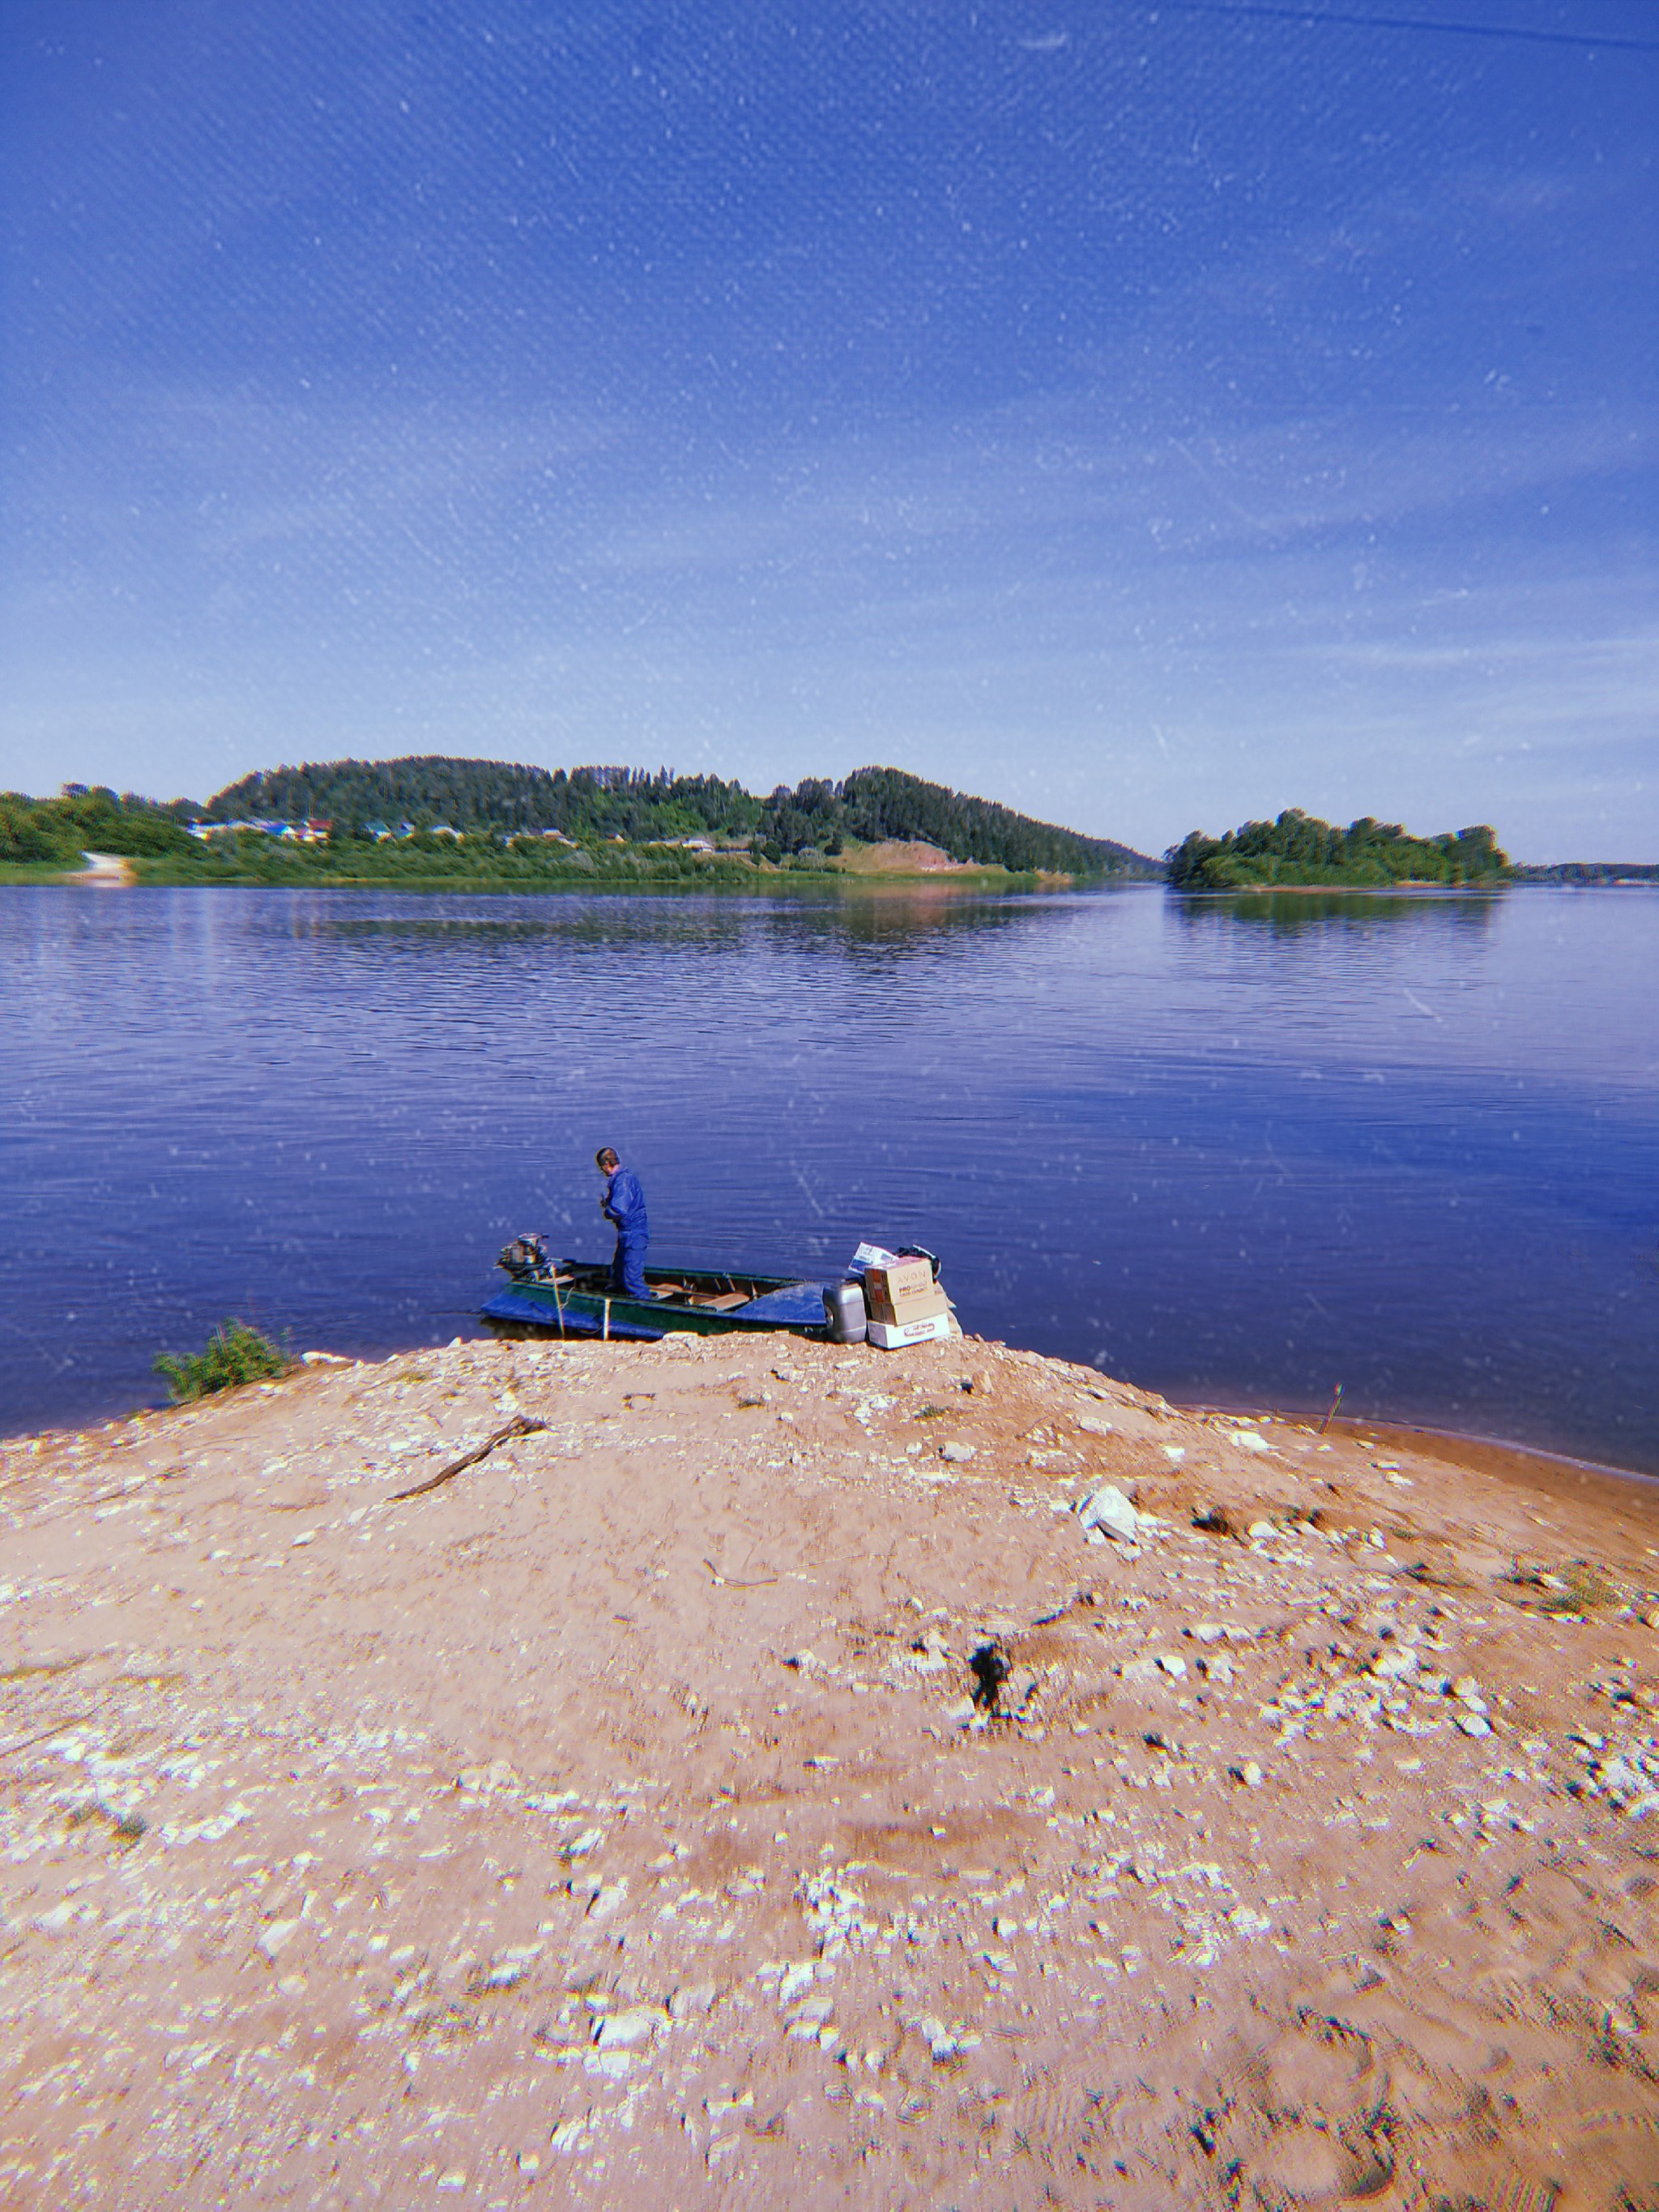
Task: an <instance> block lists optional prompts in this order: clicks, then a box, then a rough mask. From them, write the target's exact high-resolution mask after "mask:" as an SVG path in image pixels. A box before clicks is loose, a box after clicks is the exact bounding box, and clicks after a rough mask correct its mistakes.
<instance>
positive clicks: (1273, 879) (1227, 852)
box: [1164, 806, 1512, 891]
mask: <svg viewBox="0 0 1659 2212" xmlns="http://www.w3.org/2000/svg"><path fill="white" fill-rule="evenodd" d="M1164 869H1165V876H1166V880H1167V881H1168V883H1169V884H1170V887H1171V889H1173V890H1182V891H1237V890H1271V889H1272V888H1273V886H1274V885H1275V884H1289V885H1292V886H1296V885H1302V884H1333V885H1335V886H1338V887H1341V886H1349V887H1352V888H1354V889H1358V890H1365V889H1377V890H1385V889H1387V888H1388V886H1389V885H1390V884H1406V883H1413V884H1493V883H1502V882H1504V881H1506V880H1508V878H1510V874H1511V873H1512V871H1511V869H1510V861H1509V856H1508V854H1505V853H1504V852H1503V851H1501V850H1500V849H1499V847H1498V839H1497V836H1496V835H1495V833H1494V832H1493V831H1492V829H1491V828H1490V827H1489V826H1488V825H1487V824H1486V823H1479V824H1477V825H1476V826H1475V827H1474V828H1473V829H1459V830H1456V831H1452V830H1446V831H1444V832H1443V833H1442V834H1441V835H1440V836H1435V837H1414V836H1411V835H1410V833H1409V832H1408V831H1407V830H1406V829H1403V828H1402V827H1401V824H1400V823H1397V822H1375V821H1373V820H1372V819H1371V817H1370V816H1369V815H1363V816H1362V817H1360V819H1359V820H1358V822H1351V823H1349V824H1348V827H1347V828H1346V829H1338V828H1337V827H1336V826H1335V824H1334V823H1329V822H1322V821H1320V819H1319V818H1318V817H1317V816H1316V815H1312V814H1304V813H1303V811H1302V810H1301V809H1300V808H1299V807H1296V806H1291V807H1287V808H1286V809H1285V811H1284V812H1283V813H1282V814H1280V815H1279V817H1278V818H1277V820H1275V821H1273V822H1247V823H1244V825H1243V828H1242V829H1230V830H1228V832H1227V834H1226V835H1225V836H1223V837H1206V836H1205V835H1204V833H1203V832H1202V831H1201V830H1199V829H1194V830H1193V831H1191V832H1190V833H1189V834H1188V836H1187V837H1185V838H1184V839H1183V840H1182V842H1181V843H1180V844H1179V845H1175V846H1172V847H1171V848H1170V850H1169V851H1168V852H1167V853H1166V854H1164Z"/></svg>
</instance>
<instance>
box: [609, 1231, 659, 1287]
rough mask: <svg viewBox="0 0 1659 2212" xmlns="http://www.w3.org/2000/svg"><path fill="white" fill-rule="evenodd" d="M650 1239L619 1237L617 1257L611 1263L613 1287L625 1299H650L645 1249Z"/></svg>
mask: <svg viewBox="0 0 1659 2212" xmlns="http://www.w3.org/2000/svg"><path fill="white" fill-rule="evenodd" d="M649 1242H650V1239H649V1238H648V1237H618V1238H617V1251H616V1257H615V1258H614V1259H613V1260H612V1261H611V1289H612V1290H613V1291H617V1293H618V1294H619V1295H620V1296H622V1297H625V1298H648V1297H650V1295H651V1292H650V1289H649V1287H648V1286H647V1283H646V1279H645V1249H646V1246H647V1244H648V1243H649Z"/></svg>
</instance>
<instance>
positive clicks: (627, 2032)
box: [593, 2005, 668, 2051]
mask: <svg viewBox="0 0 1659 2212" xmlns="http://www.w3.org/2000/svg"><path fill="white" fill-rule="evenodd" d="M667 2018H668V2015H667V2014H666V2013H665V2012H661V2011H659V2010H658V2008H656V2006H654V2005H635V2006H634V2007H632V2008H631V2009H629V2011H627V2012H605V2013H601V2014H600V2015H599V2019H598V2020H597V2021H595V2022H594V2024H593V2040H594V2043H595V2044H596V2045H598V2047H599V2049H600V2050H601V2051H628V2050H631V2049H632V2048H633V2047H634V2045H635V2044H640V2043H649V2042H650V2041H651V2039H652V2038H653V2036H654V2035H655V2033H656V2032H657V2030H658V2029H659V2027H662V2026H664V2025H665V2022H666V2021H667Z"/></svg>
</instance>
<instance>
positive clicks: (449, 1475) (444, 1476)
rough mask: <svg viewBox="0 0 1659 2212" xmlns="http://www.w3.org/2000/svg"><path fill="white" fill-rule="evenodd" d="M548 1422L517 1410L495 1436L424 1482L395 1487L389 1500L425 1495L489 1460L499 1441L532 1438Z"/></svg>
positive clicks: (396, 1500) (394, 1502)
mask: <svg viewBox="0 0 1659 2212" xmlns="http://www.w3.org/2000/svg"><path fill="white" fill-rule="evenodd" d="M546 1426H547V1423H546V1422H545V1421H537V1420H532V1419H531V1417H530V1415H529V1414H528V1413H515V1414H514V1415H513V1419H511V1420H510V1421H509V1422H508V1423H507V1426H506V1427H505V1428H504V1429H497V1430H496V1431H495V1435H494V1436H493V1437H485V1438H484V1440H483V1443H481V1444H479V1445H477V1447H476V1449H473V1450H471V1451H470V1452H465V1453H463V1454H462V1455H461V1457H460V1458H459V1459H457V1460H452V1461H451V1462H450V1463H449V1465H448V1466H447V1467H441V1468H439V1470H438V1472H437V1473H436V1474H429V1475H428V1477H427V1479H426V1480H425V1481H424V1482H417V1483H415V1484H412V1485H411V1486H410V1488H409V1489H407V1490H394V1491H393V1492H392V1496H391V1498H389V1499H388V1500H387V1503H388V1504H392V1505H395V1504H397V1503H398V1499H399V1498H424V1497H425V1496H426V1493H427V1492H428V1490H436V1489H437V1488H439V1486H441V1484H443V1483H446V1482H453V1480H454V1479H455V1477H456V1476H457V1475H458V1474H465V1473H466V1470H467V1469H468V1468H470V1467H477V1464H478V1462H479V1461H480V1460H481V1459H488V1458H489V1455H490V1453H491V1452H493V1451H494V1450H495V1447H496V1445H497V1444H504V1443H511V1441H512V1439H513V1437H533V1436H534V1435H535V1433H536V1431H537V1430H538V1429H544V1428H545V1427H546Z"/></svg>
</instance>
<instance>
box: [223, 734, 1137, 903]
mask: <svg viewBox="0 0 1659 2212" xmlns="http://www.w3.org/2000/svg"><path fill="white" fill-rule="evenodd" d="M208 812H209V814H210V817H212V818H213V819H215V820H216V821H221V822H228V821H236V820H246V819H249V818H253V819H263V818H267V817H271V818H276V819H279V820H283V821H295V820H300V819H303V818H307V817H326V818H328V819H330V820H331V821H332V822H333V823H335V824H336V827H337V829H338V830H339V831H340V833H341V834H342V835H351V834H356V833H359V832H361V831H362V829H363V827H364V826H365V825H366V824H367V823H370V822H382V823H394V824H395V823H404V822H408V823H412V824H413V825H414V826H415V828H416V829H426V828H428V827H430V825H431V824H432V823H438V822H442V823H448V824H449V826H450V827H451V828H452V829H459V830H462V831H465V832H467V833H470V834H476V833H477V832H479V831H484V830H495V831H498V832H499V833H500V834H501V836H505V837H508V838H511V837H514V836H526V835H534V834H537V833H538V832H540V831H543V830H547V829H556V830H558V831H559V832H560V833H561V834H562V836H567V837H571V838H574V839H575V840H576V841H577V842H579V843H584V844H589V845H592V846H595V847H598V846H599V845H600V844H602V843H603V842H605V841H606V840H608V839H611V838H614V837H622V838H624V839H625V840H626V841H627V842H629V844H635V845H637V844H643V843H649V842H674V841H676V840H678V839H680V838H684V837H697V836H702V837H710V838H713V839H714V840H716V841H717V842H724V843H728V844H750V845H752V847H753V849H754V850H755V851H756V852H757V853H758V854H761V855H762V856H763V857H764V858H766V859H768V860H772V861H773V862H774V863H776V862H779V861H782V860H789V859H792V858H794V857H796V856H798V855H799V854H814V853H816V854H821V855H823V857H825V858H833V857H835V856H836V854H839V853H840V852H841V851H842V848H843V847H844V845H845V842H846V840H847V839H848V838H849V837H851V838H856V839H858V840H859V841H860V842H863V843H866V844H880V843H883V842H885V841H887V840H889V839H896V840H897V841H899V842H910V841H911V840H913V839H916V840H921V841H922V842H926V843H927V844H930V845H938V846H940V847H942V848H943V849H944V850H945V852H947V853H948V854H950V855H951V859H952V860H965V861H970V862H975V863H977V864H978V865H979V866H982V867H1004V868H1009V869H1012V870H1013V871H1014V872H1017V873H1021V872H1028V871H1032V870H1036V869H1048V870H1051V871H1053V872H1055V873H1059V874H1066V875H1079V876H1090V877H1100V876H1126V877H1127V876H1146V877H1151V876H1153V875H1155V874H1156V872H1157V867H1156V864H1155V863H1154V862H1153V861H1151V860H1147V859H1146V856H1145V855H1144V854H1139V853H1135V852H1132V851H1131V850H1130V848H1128V847H1127V845H1119V844H1115V843H1114V842H1112V841H1111V840H1110V839H1109V838H1105V837H1084V836H1079V835H1078V833H1077V832H1076V831H1075V830H1071V829H1060V828H1058V827H1056V826H1055V825H1054V823H1046V822H1035V821H1033V820H1031V819H1030V817H1029V816H1027V815H1024V814H1018V813H1016V812H1015V811H1014V810H1013V809H1012V807H1008V806H999V805H995V804H994V802H993V801H992V800H989V799H973V798H969V797H968V796H967V795H966V794H965V793H961V792H957V791H952V790H951V789H950V788H949V787H947V786H946V785H945V784H940V783H927V782H924V781H922V779H921V777H920V776H914V775H905V774H904V773H903V772H902V770H901V769H892V768H861V769H857V770H856V771H855V772H854V774H853V775H849V776H848V778H847V779H846V781H844V782H842V783H835V782H831V781H828V780H826V779H824V778H823V777H817V776H809V777H807V778H806V779H805V781H802V782H800V783H798V784H797V785H796V786H795V787H794V788H793V790H791V789H790V788H789V787H788V786H787V785H786V784H780V785H779V787H777V789H776V790H775V791H774V792H773V793H772V794H771V796H770V797H769V799H757V798H755V797H753V796H752V795H751V794H750V793H749V792H747V791H745V790H744V787H743V786H742V785H741V784H740V783H737V782H730V783H726V782H722V781H721V780H720V777H718V776H709V775H696V776H684V775H682V776H676V775H669V773H668V771H667V770H666V769H658V770H657V771H656V772H655V773H654V774H653V772H652V771H651V770H649V769H627V768H578V769H551V770H550V769H541V768H522V767H518V766H514V765H513V764H512V763H507V762H504V761H471V760H455V759H450V758H447V757H444V756H442V755H440V754H430V755H422V756H418V757H410V758H409V759H406V760H392V761H349V760H348V761H331V762H326V763H321V764H317V763H311V764H308V765H307V766H305V767H302V768H295V769H289V768H282V769H270V770H268V771H265V772H263V773H261V774H260V775H250V776H244V777H243V778H242V779H241V781H240V782H239V783H234V784H232V785H230V786H229V787H228V789H226V790H224V791H222V792H220V793H218V794H217V796H216V798H215V799H212V800H210V803H209V807H208Z"/></svg>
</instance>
